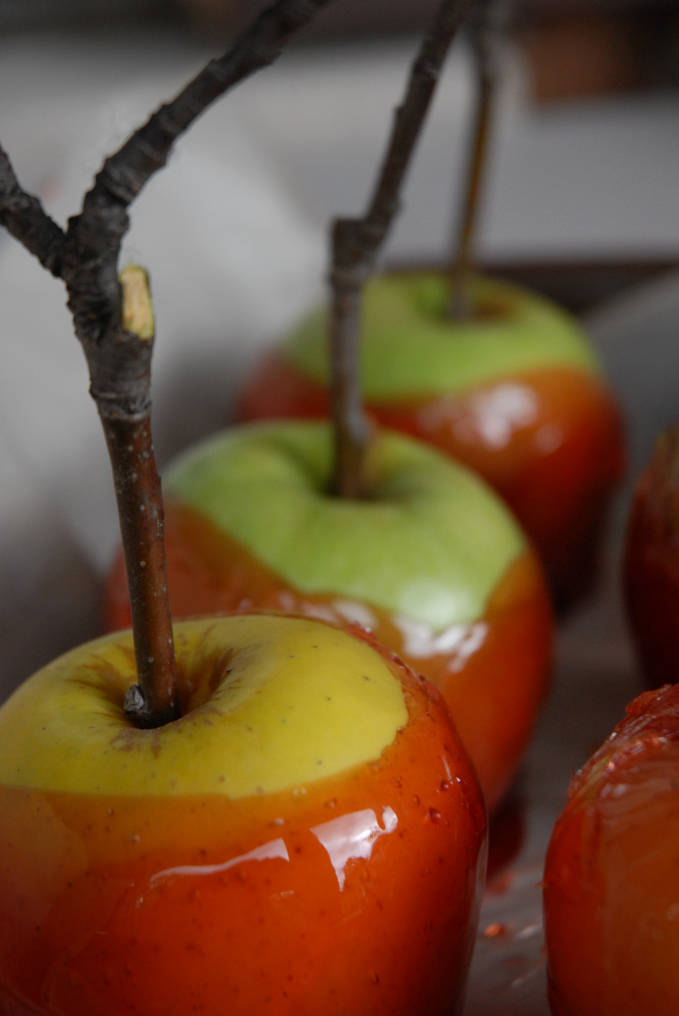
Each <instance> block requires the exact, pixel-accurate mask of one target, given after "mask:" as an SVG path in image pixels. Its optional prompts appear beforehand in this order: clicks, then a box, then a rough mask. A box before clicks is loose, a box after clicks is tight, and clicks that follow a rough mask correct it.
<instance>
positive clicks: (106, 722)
mask: <svg viewBox="0 0 679 1016" xmlns="http://www.w3.org/2000/svg"><path fill="white" fill-rule="evenodd" d="M175 638H176V645H177V660H178V670H179V676H180V680H179V698H180V704H181V716H180V718H179V719H178V720H176V721H174V722H173V723H170V724H167V725H165V726H162V727H158V728H154V729H150V730H141V729H138V728H137V727H136V726H134V724H133V723H132V722H131V721H130V719H129V717H128V716H127V715H126V714H125V712H124V710H123V701H124V697H125V693H126V691H127V689H128V687H129V686H130V685H131V684H132V683H133V682H134V680H135V679H136V671H135V663H134V654H133V649H132V639H131V636H130V634H129V633H120V634H116V635H113V636H107V637H104V638H102V639H100V640H98V641H96V642H92V643H89V644H87V645H85V646H81V647H80V648H78V649H75V650H73V651H71V652H70V653H68V654H67V655H65V656H63V657H61V658H60V659H58V660H56V661H55V662H54V663H52V664H50V665H49V666H47V667H46V668H44V669H43V670H42V671H40V672H39V673H38V674H36V675H35V676H34V677H33V678H32V679H31V680H30V681H28V682H26V683H25V684H24V685H23V686H22V687H21V688H20V689H19V690H18V691H17V692H15V694H14V696H13V697H12V698H11V699H10V700H9V701H8V702H7V703H6V704H5V706H4V707H3V709H2V710H1V711H0V742H1V743H2V745H3V749H2V756H1V760H0V830H1V831H0V1010H1V1011H2V1012H3V1013H5V1014H7V1016H14V1014H19V1013H22V1014H23V1013H25V1012H28V1011H30V1012H34V1013H45V1014H48V1013H57V1012H58V1013H68V1014H69V1016H80V1014H82V1016H85V1014H86V1016H92V1014H93V1013H97V1014H101V1016H107V1014H110V1016H120V1014H121V1013H123V1012H132V1011H135V1012H143V1013H145V1014H147V1016H154V1014H158V1016H160V1014H163V1016H166V1014H170V1013H176V1014H181V1016H185V1014H187V1013H190V1012H199V1011H200V1012H205V1013H212V1014H215V1016H216V1014H218V1013H225V1012H228V1013H233V1014H238V1013H242V1014H248V1016H252V1014H254V1013H263V1012H265V1011H266V1010H268V1009H269V1008H271V1009H272V1011H275V1012H276V1013H281V1014H282V1013H291V1014H292V1013H309V1014H312V1013H313V1014H316V1013H324V1014H325V1013H327V1014H332V1013H338V1014H339V1013H348V1012H354V1013H368V1012H370V1013H376V1014H377V1013H384V1014H387V1013H389V1014H395V1013H402V1014H403V1016H406V1014H407V1016H411V1014H414V1013H420V1014H422V1016H425V1014H426V1016H429V1014H435V1013H441V1014H442V1013H450V1012H458V1011H459V1007H460V1005H461V998H462V993H463V988H464V982H465V977H466V971H467V966H468V962H469V959H470V955H471V948H472V944H473V940H474V935H475V924H476V918H477V908H478V893H479V887H480V885H481V883H482V880H483V875H484V870H485V842H486V841H485V837H486V820H485V810H484V805H483V800H482V797H481V793H480V790H479V788H478V784H477V782H476V777H475V775H474V773H473V770H472V767H471V765H470V763H469V761H468V759H467V756H466V754H465V753H464V751H463V749H462V747H461V745H460V742H459V739H458V737H457V735H456V734H455V732H454V730H453V728H452V726H451V724H450V721H449V719H448V716H447V710H446V709H445V706H444V705H443V703H442V701H441V699H440V696H439V695H438V694H437V693H436V692H435V691H434V690H433V689H432V688H431V687H430V686H428V685H427V683H426V682H424V681H423V680H422V679H418V678H416V677H415V676H414V675H413V674H412V673H411V672H410V671H409V670H408V669H407V668H406V667H405V666H404V665H403V664H401V663H400V662H399V661H396V660H395V659H394V657H393V656H391V655H388V654H387V653H385V652H384V651H382V650H379V649H377V648H376V647H375V646H374V645H373V644H372V643H371V642H369V640H368V639H367V638H366V637H365V636H364V637H362V638H361V639H358V638H357V637H354V636H352V635H349V634H347V633H345V632H342V631H339V630H337V629H335V628H333V627H331V626H329V625H327V624H324V623H322V622H319V621H313V620H308V619H299V618H297V619H295V618H272V617H266V616H239V617H236V618H226V619H223V618H222V619H203V620H201V621H195V622H186V623H183V624H179V625H177V626H176V628H175Z"/></svg>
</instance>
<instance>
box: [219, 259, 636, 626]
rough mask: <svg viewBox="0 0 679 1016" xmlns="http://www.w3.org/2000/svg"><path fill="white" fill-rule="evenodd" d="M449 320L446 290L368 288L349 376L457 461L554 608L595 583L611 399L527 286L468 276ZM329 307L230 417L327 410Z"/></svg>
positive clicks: (278, 353) (284, 348)
mask: <svg viewBox="0 0 679 1016" xmlns="http://www.w3.org/2000/svg"><path fill="white" fill-rule="evenodd" d="M471 295H472V301H473V307H474V314H473V316H471V317H470V318H469V319H464V320H459V319H452V318H451V317H450V315H449V313H448V303H449V282H448V280H447V279H446V278H445V277H444V276H442V275H440V274H434V273H427V272H421V273H411V274H393V275H387V276H385V277H382V278H378V279H375V280H373V281H372V282H371V283H370V284H369V285H368V286H367V287H366V290H365V295H364V302H363V316H362V332H361V352H360V357H361V360H360V377H361V386H362V393H363V398H364V402H365V406H366V410H367V411H368V413H369V414H370V415H371V416H372V417H374V418H375V419H376V420H377V421H378V422H379V423H380V424H381V425H382V426H385V427H390V428H393V429H396V430H400V431H403V432H405V433H408V434H411V435H412V436H414V437H417V438H419V439H421V440H424V441H427V442H429V443H431V444H433V445H435V446H436V447H438V448H439V449H440V450H441V451H442V452H444V453H445V454H447V455H449V456H450V457H451V458H453V459H456V460H457V461H460V462H463V463H464V464H466V465H467V466H469V467H470V468H471V469H473V470H474V471H475V472H477V473H479V474H480V475H481V476H483V477H484V479H485V480H486V481H487V482H488V483H489V484H490V485H491V486H492V487H493V488H494V489H495V490H496V491H497V492H498V493H499V494H500V496H501V497H502V498H503V499H504V500H505V501H506V503H507V504H509V506H510V507H511V508H512V510H513V511H514V513H515V514H516V516H517V518H518V519H519V521H520V522H521V524H522V526H523V528H524V529H525V530H526V532H527V533H528V534H529V536H530V538H531V540H532V541H533V543H534V545H535V546H536V547H537V548H538V551H539V553H540V556H541V558H542V560H543V562H544V564H545V567H546V571H547V574H548V577H549V578H550V582H551V585H552V588H553V591H554V593H555V596H556V599H557V600H558V602H559V604H560V605H561V606H563V607H566V606H568V605H569V603H570V602H572V601H574V600H576V599H577V598H578V597H579V596H580V595H582V594H583V593H584V592H586V590H587V588H588V587H589V586H590V585H591V584H592V582H593V581H594V578H595V575H596V562H597V557H598V554H597V550H598V546H599V542H600V531H601V527H602V525H603V522H604V520H605V517H606V513H607V507H608V504H609V501H610V497H611V493H612V490H613V489H614V487H615V485H616V483H617V481H618V480H619V479H620V477H621V475H622V472H623V470H624V458H625V456H624V434H623V429H622V422H621V416H620V411H619V408H618V405H617V402H616V400H615V398H614V396H613V394H612V393H611V391H610V390H609V388H608V386H607V385H606V382H605V380H604V378H603V376H602V373H601V370H600V368H599V365H598V363H597V361H596V357H595V355H594V353H593V350H592V348H591V346H590V344H589V343H588V341H587V339H586V336H585V335H584V333H583V332H582V330H581V328H580V327H579V325H578V324H577V322H576V321H575V319H574V318H572V317H571V316H570V315H568V314H567V313H565V312H564V311H562V310H561V309H560V308H558V307H556V306H555V305H554V304H552V303H551V302H549V301H547V300H545V299H542V298H541V297H539V296H536V295H534V294H532V293H530V292H528V291H526V290H524V289H521V288H519V287H516V286H512V285H509V284H507V283H504V282H500V281H498V280H492V279H486V278H477V279H475V280H474V281H473V285H472V293H471ZM328 385H329V365H328V356H327V333H326V312H325V311H324V310H319V311H316V312H314V313H312V314H311V315H310V316H309V317H308V318H306V320H304V321H303V322H302V323H301V324H300V325H299V327H298V328H297V329H296V330H294V331H293V332H292V334H291V335H290V336H289V337H288V339H287V340H286V341H285V342H284V343H283V344H282V345H281V347H280V348H279V349H276V350H274V351H272V352H271V353H270V354H269V355H268V356H267V357H266V358H265V359H264V360H263V361H262V363H261V364H260V366H259V368H258V369H257V370H256V371H255V373H254V375H253V376H252V377H251V378H250V379H249V381H248V382H247V384H246V386H245V389H244V391H243V393H242V396H241V399H240V403H239V407H238V418H239V419H240V420H243V421H250V420H255V419H262V418H272V417H273V418H283V417H298V418H315V417H322V416H325V415H327V414H328Z"/></svg>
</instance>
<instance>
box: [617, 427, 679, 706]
mask: <svg viewBox="0 0 679 1016" xmlns="http://www.w3.org/2000/svg"><path fill="white" fill-rule="evenodd" d="M623 590H624V598H625V604H626V608H627V617H628V621H629V625H630V629H631V632H632V637H633V641H634V644H635V648H636V652H637V658H638V661H639V665H640V668H641V672H642V674H643V677H644V680H645V682H646V684H647V685H648V686H649V687H651V688H656V687H658V686H659V685H661V684H668V683H671V684H674V683H675V682H676V681H678V680H679V647H678V646H677V631H678V630H679V425H677V424H675V425H674V426H673V427H671V428H670V429H669V430H667V431H666V432H665V433H664V434H662V435H661V436H660V437H659V439H658V441H657V442H656V446H655V448H654V450H653V454H652V456H651V459H650V461H649V463H648V465H647V467H646V469H645V470H644V471H643V473H642V474H641V476H640V477H639V480H638V481H637V485H636V488H635V491H634V496H633V498H632V506H631V509H630V514H629V519H628V524H627V532H626V539H625V549H624V557H623Z"/></svg>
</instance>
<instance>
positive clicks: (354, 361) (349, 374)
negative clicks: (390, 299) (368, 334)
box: [330, 0, 468, 497]
mask: <svg viewBox="0 0 679 1016" xmlns="http://www.w3.org/2000/svg"><path fill="white" fill-rule="evenodd" d="M467 3H468V0H443V2H442V3H441V4H440V5H439V8H438V10H437V12H436V15H435V17H434V19H433V22H432V23H431V25H430V26H429V28H428V30H427V32H426V34H425V37H424V39H423V41H422V44H421V46H420V49H419V52H418V54H417V56H416V58H415V61H414V62H413V65H412V67H411V70H410V77H409V80H408V84H407V87H406V92H405V96H404V98H403V101H402V103H401V105H400V106H398V107H397V109H396V111H395V114H394V123H393V127H392V131H391V135H390V138H389V142H388V144H387V149H386V152H385V155H384V158H383V161H382V165H381V168H380V171H379V174H378V177H377V181H376V184H375V188H374V191H373V194H372V197H371V199H370V202H369V204H368V207H367V209H366V211H365V213H364V215H363V217H362V218H360V219H349V218H343V219H337V220H335V222H334V223H333V227H332V232H331V265H332V267H331V271H330V282H331V285H332V308H331V317H330V349H331V362H332V367H333V370H332V412H333V421H334V428H335V468H334V477H333V489H334V491H335V493H337V494H339V495H340V496H342V497H356V496H357V495H358V494H359V493H360V491H361V488H362V477H361V475H360V474H361V463H362V461H363V457H364V450H365V443H366V435H367V427H366V424H365V420H364V417H363V413H362V410H361V400H360V394H359V381H358V355H357V354H358V347H359V343H360V338H359V320H360V301H361V290H362V287H363V285H364V284H365V282H366V280H367V278H368V276H369V274H370V272H371V271H372V268H373V265H374V261H375V258H376V256H377V253H378V251H379V249H380V247H381V246H382V244H383V243H384V241H385V239H386V237H387V234H388V232H389V229H390V227H391V225H392V223H393V220H394V218H395V216H396V213H397V212H398V210H399V193H400V190H401V185H402V183H403V179H404V177H405V174H406V172H407V170H408V166H409V164H410V159H411V156H412V154H413V151H414V149H415V145H416V144H417V141H418V138H419V136H420V133H421V131H422V127H423V125H424V121H425V117H426V115H427V111H428V109H429V106H430V103H431V99H432V96H433V94H434V90H435V88H436V83H437V81H438V77H439V74H440V71H441V67H442V66H443V62H444V60H445V58H446V55H447V53H448V50H449V48H450V44H451V42H452V41H453V38H454V36H455V33H456V32H457V29H458V28H459V26H460V24H461V22H462V19H463V16H464V13H465V10H466V7H467Z"/></svg>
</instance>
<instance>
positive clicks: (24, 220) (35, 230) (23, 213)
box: [0, 148, 64, 278]
mask: <svg viewBox="0 0 679 1016" xmlns="http://www.w3.org/2000/svg"><path fill="white" fill-rule="evenodd" d="M0 225H3V226H4V227H5V229H6V230H7V231H8V232H9V233H11V234H12V236H13V237H14V238H15V239H16V240H18V241H19V243H21V244H23V246H24V247H25V248H26V249H27V250H28V251H30V252H31V254H33V255H35V257H37V259H38V261H40V263H41V265H42V266H43V267H44V268H46V269H47V271H48V272H51V273H52V275H56V276H57V278H59V277H60V276H61V258H62V251H63V245H64V231H63V230H62V228H61V226H58V225H57V223H56V222H54V221H53V220H52V219H51V218H50V217H49V215H48V214H47V213H46V212H45V210H44V208H43V207H42V205H41V203H40V200H39V198H36V197H34V196H33V195H32V194H27V193H26V191H24V190H22V189H21V187H20V186H19V181H18V180H17V178H16V175H15V173H14V170H13V168H12V164H11V163H10V161H9V158H8V157H7V154H6V152H5V151H4V149H2V148H0Z"/></svg>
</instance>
